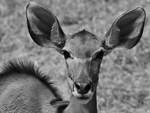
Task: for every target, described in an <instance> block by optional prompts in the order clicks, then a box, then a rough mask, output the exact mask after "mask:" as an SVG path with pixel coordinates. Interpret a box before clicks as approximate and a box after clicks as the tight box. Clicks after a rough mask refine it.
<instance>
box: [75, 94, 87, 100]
mask: <svg viewBox="0 0 150 113" xmlns="http://www.w3.org/2000/svg"><path fill="white" fill-rule="evenodd" d="M77 98H78V99H81V100H88V99H90V97H89V96H86V95H81V96H80V97H77Z"/></svg>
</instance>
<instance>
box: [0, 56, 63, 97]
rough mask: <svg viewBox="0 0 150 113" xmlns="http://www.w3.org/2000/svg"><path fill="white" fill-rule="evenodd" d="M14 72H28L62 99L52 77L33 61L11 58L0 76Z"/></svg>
mask: <svg viewBox="0 0 150 113" xmlns="http://www.w3.org/2000/svg"><path fill="white" fill-rule="evenodd" d="M13 74H20V75H21V74H26V75H28V76H33V77H35V78H37V79H38V80H39V81H40V82H42V83H43V84H44V85H45V86H46V87H48V88H49V89H50V90H51V91H52V93H53V94H54V96H55V97H56V98H57V99H58V100H62V97H61V96H60V94H59V93H58V90H57V88H56V87H55V86H54V83H53V82H51V81H50V77H48V76H47V75H45V74H44V73H43V72H41V71H40V69H39V67H37V66H35V64H34V63H33V62H31V61H27V60H20V59H17V60H11V61H9V62H7V63H6V64H4V66H3V68H2V71H1V72H0V78H3V77H6V76H9V75H13Z"/></svg>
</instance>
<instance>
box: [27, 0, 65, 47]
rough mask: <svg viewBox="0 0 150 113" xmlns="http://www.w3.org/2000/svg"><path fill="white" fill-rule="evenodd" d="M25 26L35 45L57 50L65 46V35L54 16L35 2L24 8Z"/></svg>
mask: <svg viewBox="0 0 150 113" xmlns="http://www.w3.org/2000/svg"><path fill="white" fill-rule="evenodd" d="M26 18H27V26H28V30H29V33H30V36H31V38H32V39H33V41H34V42H35V43H37V44H38V45H40V46H44V47H52V48H56V49H57V50H59V49H62V48H63V47H64V45H65V41H66V39H65V34H64V32H63V31H62V29H61V27H60V24H59V22H58V20H57V18H56V16H55V15H53V14H52V13H51V12H50V11H48V10H47V9H45V8H43V7H41V6H40V5H38V4H36V3H35V2H30V3H29V4H28V5H27V7H26Z"/></svg>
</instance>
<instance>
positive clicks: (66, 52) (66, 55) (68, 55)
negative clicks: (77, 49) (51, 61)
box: [63, 50, 72, 59]
mask: <svg viewBox="0 0 150 113" xmlns="http://www.w3.org/2000/svg"><path fill="white" fill-rule="evenodd" d="M63 55H64V57H65V59H68V58H72V56H71V54H70V52H68V51H67V50H63Z"/></svg>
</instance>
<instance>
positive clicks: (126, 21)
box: [104, 7, 146, 50]
mask: <svg viewBox="0 0 150 113" xmlns="http://www.w3.org/2000/svg"><path fill="white" fill-rule="evenodd" d="M145 19H146V13H145V10H144V9H143V8H139V7H138V8H136V9H134V10H132V11H129V12H126V13H124V14H123V15H121V17H120V18H118V19H116V20H115V22H114V23H113V24H112V26H111V28H110V29H109V31H108V32H107V33H106V35H105V41H104V46H105V48H109V50H110V49H114V48H115V47H119V46H122V47H125V48H127V49H131V48H133V47H134V46H135V45H136V44H137V43H138V42H139V40H140V38H141V36H142V33H143V29H144V24H145Z"/></svg>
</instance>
